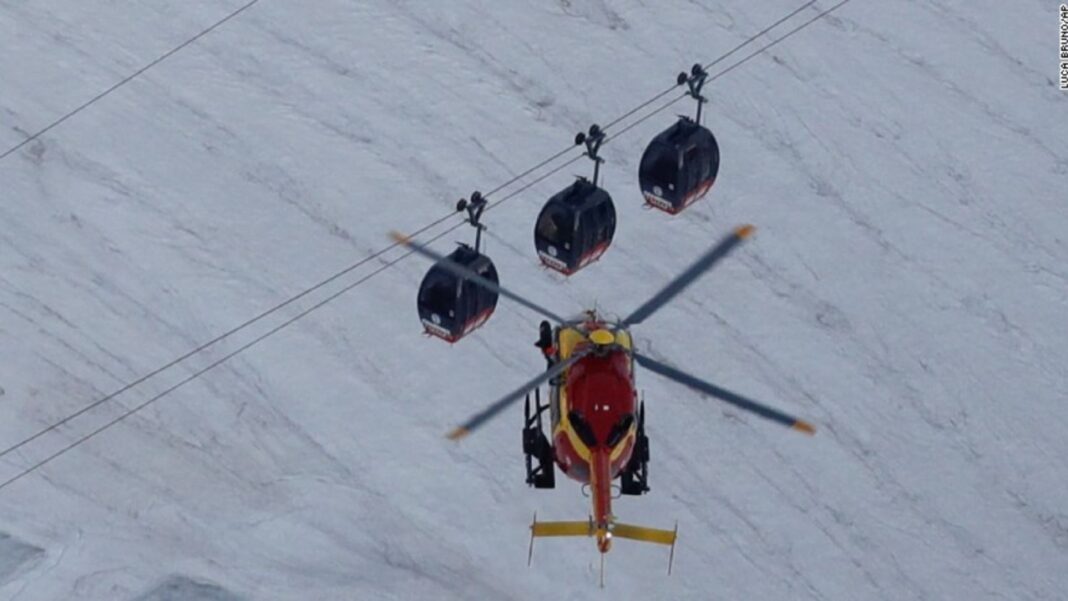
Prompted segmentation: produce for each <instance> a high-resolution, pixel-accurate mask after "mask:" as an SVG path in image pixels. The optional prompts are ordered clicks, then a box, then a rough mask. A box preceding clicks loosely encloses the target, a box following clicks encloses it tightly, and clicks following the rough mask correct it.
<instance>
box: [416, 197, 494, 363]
mask: <svg viewBox="0 0 1068 601" xmlns="http://www.w3.org/2000/svg"><path fill="white" fill-rule="evenodd" d="M485 205H486V200H485V199H484V198H482V195H481V194H479V193H478V192H475V193H474V194H472V195H471V201H470V202H467V201H465V200H461V201H460V203H459V204H458V205H457V209H458V210H461V211H462V210H464V209H467V211H468V215H469V218H468V221H469V222H470V223H471V225H473V226H475V229H476V234H475V247H474V248H471V247H470V246H468V245H466V244H460V246H458V247H457V248H456V250H454V251H453V252H452V253H451V254H450V255H449V256H448V257H447V260H450V261H453V262H455V263H458V264H460V265H462V266H464V267H467V268H468V269H470V270H471V271H474V272H475V273H477V274H478V275H480V276H482V277H484V278H486V279H488V280H490V281H491V282H493V283H495V284H496V283H499V280H498V278H497V268H496V267H494V266H493V261H491V260H490V258H489V257H487V256H486V255H483V254H481V253H480V252H479V246H480V244H481V238H482V228H483V227H485V226H483V225H482V224H480V223H479V221H478V220H479V217H481V215H482V210H483V209H484V208H485ZM418 308H419V320H420V321H422V322H423V327H424V328H425V329H426V333H427V334H430V335H432V336H437V337H438V338H441V339H443V340H446V341H448V342H450V343H451V342H456V341H457V340H459V339H460V338H463V337H464V336H466V335H467V334H469V333H471V332H472V331H474V330H475V329H477V328H478V327H479V326H481V325H482V324H484V323H486V321H487V320H488V319H489V318H490V316H491V315H493V310H494V309H496V308H497V293H495V292H490V291H488V290H486V289H485V288H483V287H481V286H478V285H476V284H474V283H473V282H471V281H469V280H465V279H463V278H460V277H458V276H457V275H455V274H454V273H452V272H451V271H449V270H447V269H445V268H444V267H442V266H441V265H438V264H435V265H434V266H433V267H431V268H430V271H428V272H427V274H426V276H425V277H423V282H422V283H421V284H420V285H419V296H418Z"/></svg>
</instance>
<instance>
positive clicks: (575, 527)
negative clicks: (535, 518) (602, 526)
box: [530, 520, 594, 536]
mask: <svg viewBox="0 0 1068 601" xmlns="http://www.w3.org/2000/svg"><path fill="white" fill-rule="evenodd" d="M530 531H531V532H532V533H533V534H534V536H593V533H594V530H593V524H592V523H591V522H590V521H589V520H586V521H585V522H534V523H533V524H531V525H530Z"/></svg>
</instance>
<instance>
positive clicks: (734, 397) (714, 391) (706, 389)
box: [633, 352, 816, 435]
mask: <svg viewBox="0 0 1068 601" xmlns="http://www.w3.org/2000/svg"><path fill="white" fill-rule="evenodd" d="M633 355H634V360H635V361H637V362H638V364H639V365H641V366H642V367H644V368H646V369H648V370H649V371H652V372H656V373H658V374H660V375H661V376H664V377H665V378H667V379H669V380H673V381H675V382H678V383H679V384H683V385H685V386H689V387H690V388H693V389H694V390H696V391H698V392H703V393H705V394H707V395H709V396H713V397H716V398H717V399H719V400H721V401H725V402H727V403H730V404H731V405H734V406H735V407H738V408H740V409H745V410H746V411H749V412H751V413H755V414H757V415H759V416H760V417H763V418H765V419H770V420H771V421H773V422H778V423H780V424H782V425H784V426H789V427H790V428H793V429H794V430H798V431H801V432H804V433H805V434H809V435H812V434H815V433H816V428H814V427H813V426H812V424H810V423H808V422H806V421H804V420H800V419H797V418H796V417H794V416H792V415H787V414H785V413H783V412H781V411H778V410H776V409H772V408H771V407H768V406H767V405H763V404H761V403H758V402H756V401H754V400H751V399H747V398H745V397H744V396H742V395H740V394H737V393H734V392H731V391H729V390H726V389H723V388H720V387H719V386H716V385H715V384H711V383H709V382H706V381H704V380H701V379H699V378H697V377H695V376H691V375H690V374H688V373H686V372H683V371H679V370H678V369H675V368H674V367H671V366H670V365H666V364H664V363H661V362H659V361H657V360H656V359H653V358H651V357H647V356H645V355H642V354H641V353H637V352H635V353H633Z"/></svg>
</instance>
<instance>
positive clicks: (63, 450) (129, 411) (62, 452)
mask: <svg viewBox="0 0 1068 601" xmlns="http://www.w3.org/2000/svg"><path fill="white" fill-rule="evenodd" d="M579 158H581V156H579V157H575V158H574V159H572V160H570V161H568V162H565V163H563V164H561V165H560V166H558V167H555V168H554V169H552V170H550V171H548V172H547V173H545V174H543V175H540V176H538V177H537V178H535V179H534V180H531V181H530V182H528V183H526V184H524V185H523V186H522V187H520V188H518V189H517V190H515V191H513V192H512V193H510V194H508V195H506V196H504V197H502V198H501V199H500V200H498V201H497V202H496V203H492V204H490V205H487V207H486V210H489V209H490V208H491V207H493V206H494V205H495V204H500V203H502V202H504V201H506V200H508V199H510V198H512V197H514V196H517V195H519V194H521V193H523V192H525V191H526V190H527V189H529V188H530V187H532V186H535V185H537V184H539V183H541V181H543V180H545V179H547V178H549V177H551V176H553V175H556V173H558V172H559V171H561V170H563V169H564V168H566V167H567V166H568V165H570V164H572V163H574V162H575V161H576V160H578V159H579ZM455 214H456V213H450V214H449V215H448V216H447V217H452V216H454V215H455ZM444 220H445V218H442V219H439V220H437V221H435V222H433V223H431V224H430V225H427V226H424V227H422V228H420V229H419V230H417V232H418V233H422V232H425V231H426V230H427V229H430V228H431V227H433V226H434V225H437V224H439V223H441V222H442V221H444ZM465 223H466V222H464V221H460V222H457V223H455V224H453V225H452V226H451V227H449V228H447V229H445V230H442V231H441V232H439V233H438V234H436V235H434V236H433V237H431V238H430V239H429V240H427V241H426V242H425V243H424V244H430V243H432V242H435V241H437V240H439V239H440V238H443V237H444V236H445V235H446V234H449V233H451V232H453V231H455V230H457V229H459V228H460V227H461V226H463V225H464V224H465ZM397 246H400V243H399V242H394V243H393V244H391V245H389V246H387V247H385V248H383V249H382V250H381V251H379V252H377V253H375V254H373V255H371V256H369V257H366V258H364V259H363V260H361V261H360V262H359V263H357V264H356V265H354V266H351V267H350V268H349V269H347V270H346V271H345V272H344V273H347V272H349V271H352V269H355V268H356V266H358V265H362V264H364V263H366V262H367V261H370V260H371V259H374V258H376V257H378V256H381V255H382V254H384V253H385V252H387V251H389V250H391V249H393V248H395V247H397ZM414 252H415V251H412V250H409V251H408V252H406V253H404V254H403V255H401V256H399V257H397V258H396V259H393V260H392V261H389V262H388V263H385V264H383V265H382V266H381V267H379V268H378V269H376V270H374V271H372V272H371V273H369V274H367V275H365V276H363V277H362V278H360V279H358V280H356V281H355V282H352V283H351V284H348V285H346V286H345V287H344V288H342V289H341V290H339V291H337V292H335V293H333V294H331V295H329V296H327V297H326V298H324V299H323V300H321V301H319V302H317V303H315V304H314V305H312V306H310V307H308V308H307V309H304V310H303V311H301V312H300V313H297V314H296V315H294V316H292V317H290V318H289V319H287V320H285V321H283V322H282V323H280V324H278V325H277V326H275V327H273V328H271V329H270V330H268V331H267V332H265V333H263V334H261V335H259V336H257V337H256V338H253V339H252V340H251V341H249V342H246V343H245V344H243V345H241V346H240V347H238V348H237V349H235V350H233V351H231V352H229V353H227V354H226V355H223V356H222V357H220V358H219V359H216V360H215V361H213V362H212V363H210V364H208V365H207V366H206V367H203V368H201V369H199V370H197V371H195V372H193V373H192V374H190V375H189V376H186V377H185V378H183V379H182V380H180V381H179V382H178V383H177V384H174V385H172V386H170V387H169V388H167V389H165V390H164V391H163V392H160V393H159V394H157V395H155V396H153V397H151V398H149V399H148V400H146V401H144V402H143V403H141V404H140V405H137V406H135V407H133V408H131V409H127V410H126V411H125V412H124V413H122V414H120V415H119V416H118V417H116V418H114V419H112V420H111V421H109V422H107V423H105V424H104V425H102V426H100V427H98V428H97V429H95V430H93V431H92V432H89V433H88V434H86V435H84V436H82V437H80V438H78V439H76V440H74V441H73V442H71V443H70V444H68V445H67V446H65V447H63V448H61V449H60V450H58V451H56V452H54V453H52V454H51V455H49V456H47V457H45V458H44V459H41V460H39V461H37V462H36V463H34V464H32V465H30V466H29V467H27V468H25V469H23V470H22V471H21V472H19V473H17V474H15V475H14V476H12V477H11V478H9V479H7V480H5V481H4V482H0V490H3V489H5V488H7V487H8V486H10V485H11V484H14V483H15V482H17V481H18V480H21V479H22V478H24V477H26V476H28V475H30V474H31V473H33V472H35V471H37V470H38V469H40V468H42V467H44V466H45V465H47V464H49V463H51V462H52V461H53V460H55V459H58V458H59V457H61V456H63V455H65V454H66V453H67V452H68V451H71V450H73V449H74V448H75V447H77V446H79V445H81V444H83V443H85V442H88V441H89V440H90V439H92V438H93V437H95V436H97V435H98V434H101V433H103V432H104V431H106V430H108V429H110V428H111V427H112V426H115V425H116V424H118V423H119V422H121V421H123V420H125V419H126V418H128V417H130V416H132V415H134V414H136V413H138V412H139V411H141V410H142V409H144V408H146V407H148V406H149V405H151V404H153V403H155V402H156V401H158V400H160V399H162V398H163V397H165V396H167V395H169V394H170V393H172V392H175V391H176V390H178V389H179V388H181V387H182V386H185V385H186V384H188V383H190V382H192V381H194V380H196V379H197V378H199V377H200V376H202V375H204V374H206V373H208V372H209V371H211V370H212V369H215V368H216V367H218V366H220V365H222V364H223V363H225V362H226V361H228V360H230V359H232V358H233V357H235V356H237V355H238V354H240V353H242V352H244V351H246V350H248V349H250V348H252V347H253V346H255V345H257V344H259V343H260V342H262V341H264V340H266V339H267V338H269V337H271V336H273V335H274V334H276V333H278V332H279V331H281V330H283V329H284V328H286V327H288V326H290V325H292V324H293V323H295V322H296V321H297V320H299V319H301V318H303V317H305V316H307V315H308V314H310V313H311V312H313V311H315V310H317V309H320V308H321V307H323V306H324V305H326V304H327V303H329V302H331V301H333V300H334V299H336V298H338V297H339V296H341V295H343V294H345V293H346V292H348V291H350V290H352V289H353V288H355V287H357V286H359V285H360V284H363V283H364V282H366V281H367V280H370V279H371V278H373V277H374V276H376V275H378V274H379V273H381V272H383V271H385V270H386V269H389V268H390V267H393V266H394V265H396V264H397V263H399V262H401V261H403V260H404V259H406V258H408V257H409V256H410V255H412V254H413V253H414ZM341 275H343V274H342V273H338V274H336V275H335V276H333V277H331V278H329V280H324V281H323V282H320V283H319V284H318V285H317V286H316V287H314V288H309V289H308V290H306V291H305V292H303V293H301V294H300V295H298V296H296V297H293V298H291V299H289V300H288V301H286V302H285V303H283V304H281V305H278V306H276V307H275V308H274V309H272V310H269V311H266V312H264V313H263V314H262V315H261V316H260V317H257V318H256V319H255V320H258V319H260V318H262V317H264V316H266V315H268V314H269V313H271V312H274V311H277V310H278V309H280V308H282V307H283V306H285V305H288V304H290V303H292V302H293V301H295V300H297V299H298V298H300V297H302V296H306V295H307V294H308V293H310V292H312V291H313V290H316V289H318V288H321V287H322V286H324V285H326V284H327V283H328V282H329V281H333V280H336V279H337V278H338V277H340V276H341ZM255 320H250V321H249V322H248V323H252V321H255ZM246 325H247V324H246ZM235 331H236V330H235ZM222 338H223V337H219V339H220V340H221V339H222ZM205 346H206V345H205ZM192 354H194V353H193V352H191V353H188V354H187V355H192ZM179 361H180V360H176V361H174V362H173V363H178V362H179ZM173 363H172V364H173ZM159 371H163V368H161V369H159V370H157V373H158V372H159ZM148 377H150V376H145V377H144V378H142V380H141V381H144V380H146V379H148ZM134 385H135V384H130V385H127V386H126V387H125V388H124V389H123V390H129V388H131V387H132V386H134ZM120 392H121V391H120ZM118 394H119V392H116V393H113V394H111V395H109V396H108V397H105V398H104V399H101V400H100V401H97V402H96V403H94V404H92V405H90V406H88V407H86V408H84V409H82V410H80V411H79V412H78V413H76V414H73V415H71V416H69V417H67V418H65V419H63V420H61V421H60V422H57V423H56V424H53V425H52V426H49V427H48V428H46V429H45V430H42V431H41V432H38V433H37V434H35V435H33V436H31V437H30V438H28V439H26V440H24V441H22V442H20V443H19V444H17V445H15V446H13V447H10V448H9V449H8V450H5V451H3V452H0V457H3V456H4V455H5V454H7V453H10V452H11V451H13V450H15V449H17V448H20V447H22V446H23V445H25V444H27V443H29V442H30V441H32V440H34V439H36V438H39V437H40V436H42V435H43V434H45V433H46V432H49V431H51V430H54V429H56V428H57V427H59V426H60V425H62V424H64V423H66V422H68V421H70V420H71V419H74V418H75V417H77V416H78V415H81V414H83V413H85V412H86V411H88V410H89V409H91V408H93V407H95V406H97V405H100V404H101V403H103V402H105V401H107V400H109V399H110V398H114V397H115V396H117V395H118Z"/></svg>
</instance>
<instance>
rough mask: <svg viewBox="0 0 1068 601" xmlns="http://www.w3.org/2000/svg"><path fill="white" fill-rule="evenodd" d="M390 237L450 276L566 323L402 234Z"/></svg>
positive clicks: (396, 233) (553, 314)
mask: <svg viewBox="0 0 1068 601" xmlns="http://www.w3.org/2000/svg"><path fill="white" fill-rule="evenodd" d="M390 236H391V237H392V238H393V240H394V241H396V242H397V243H398V244H402V245H404V246H407V247H408V248H410V249H411V250H412V251H413V252H416V253H418V254H420V255H423V256H424V257H427V258H428V259H432V260H434V261H435V262H436V264H437V265H439V266H441V267H442V268H444V269H446V270H448V271H449V272H450V273H452V274H454V275H456V276H458V277H461V278H464V279H465V280H471V281H472V282H474V283H476V284H478V285H479V286H481V287H483V288H485V289H486V290H489V291H490V292H495V293H497V294H499V295H501V296H504V297H507V298H510V299H512V300H514V301H515V302H517V303H519V304H520V305H523V306H524V307H526V308H528V309H530V310H531V311H534V312H535V313H539V314H541V315H544V316H545V317H548V318H549V319H551V320H553V321H554V322H556V323H563V322H564V321H566V320H565V319H564V318H563V317H560V316H559V315H557V314H556V313H553V312H552V311H550V310H548V309H546V308H545V307H542V306H541V305H539V304H537V303H535V302H532V301H529V300H527V299H526V298H524V297H522V296H519V295H518V294H516V293H514V292H512V291H510V290H508V289H507V288H502V287H501V285H500V284H497V283H494V282H492V281H490V280H487V279H486V278H484V277H482V276H480V275H478V274H477V273H475V272H473V271H471V270H470V269H468V268H467V267H464V266H463V265H460V264H459V263H457V262H455V261H452V260H450V259H449V258H448V257H446V256H444V255H440V254H438V253H436V252H434V251H432V250H430V249H429V248H427V247H426V246H424V245H422V244H419V243H418V242H416V241H414V240H412V239H411V238H409V237H408V236H405V235H404V234H401V233H400V232H392V233H390Z"/></svg>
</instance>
